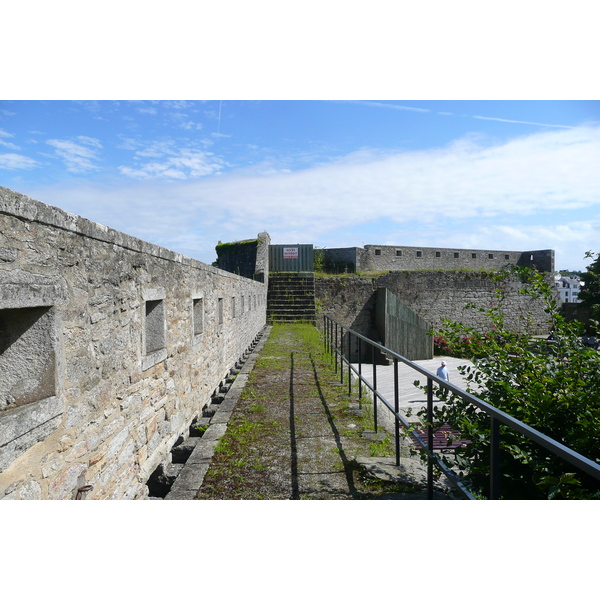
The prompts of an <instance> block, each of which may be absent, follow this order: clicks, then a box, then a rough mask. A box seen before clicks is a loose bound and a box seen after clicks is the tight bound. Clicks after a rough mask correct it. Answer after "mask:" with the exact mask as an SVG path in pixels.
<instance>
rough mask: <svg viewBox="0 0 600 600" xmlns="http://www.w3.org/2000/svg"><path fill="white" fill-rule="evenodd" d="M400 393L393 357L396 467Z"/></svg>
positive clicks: (398, 449)
mask: <svg viewBox="0 0 600 600" xmlns="http://www.w3.org/2000/svg"><path fill="white" fill-rule="evenodd" d="M399 411H400V391H399V390H398V359H397V358H395V357H394V412H395V415H394V432H395V434H396V466H397V467H399V466H400V419H398V412H399Z"/></svg>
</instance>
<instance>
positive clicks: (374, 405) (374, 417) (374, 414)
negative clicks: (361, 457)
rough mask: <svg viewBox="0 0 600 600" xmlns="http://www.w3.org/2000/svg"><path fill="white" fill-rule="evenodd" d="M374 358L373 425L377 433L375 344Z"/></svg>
mask: <svg viewBox="0 0 600 600" xmlns="http://www.w3.org/2000/svg"><path fill="white" fill-rule="evenodd" d="M371 351H372V352H371V357H372V359H373V425H374V427H375V433H377V364H376V363H375V346H371Z"/></svg>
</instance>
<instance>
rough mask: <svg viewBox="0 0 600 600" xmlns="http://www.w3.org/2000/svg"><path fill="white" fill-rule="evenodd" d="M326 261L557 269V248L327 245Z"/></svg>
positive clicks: (379, 267) (365, 266)
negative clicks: (515, 249) (497, 248)
mask: <svg viewBox="0 0 600 600" xmlns="http://www.w3.org/2000/svg"><path fill="white" fill-rule="evenodd" d="M322 252H323V255H324V261H325V264H326V265H329V266H332V265H336V266H337V269H335V270H336V271H337V272H342V271H343V270H347V271H348V272H354V271H422V270H432V271H456V270H462V269H466V270H476V271H501V270H503V269H505V268H508V267H511V266H524V267H535V268H536V269H537V270H538V271H545V272H550V273H552V272H554V250H531V251H526V252H514V251H508V250H480V249H477V250H475V249H464V248H425V247H422V248H421V247H414V246H383V245H380V246H377V245H366V246H364V248H357V247H351V248H325V249H323V251H322Z"/></svg>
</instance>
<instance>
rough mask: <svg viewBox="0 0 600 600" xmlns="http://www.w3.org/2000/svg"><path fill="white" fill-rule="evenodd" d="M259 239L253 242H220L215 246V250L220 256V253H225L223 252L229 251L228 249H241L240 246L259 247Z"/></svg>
mask: <svg viewBox="0 0 600 600" xmlns="http://www.w3.org/2000/svg"><path fill="white" fill-rule="evenodd" d="M258 241H259V240H258V239H252V240H242V241H241V242H219V243H218V244H217V245H216V246H215V250H216V251H217V255H218V254H219V251H221V252H223V251H225V252H226V251H227V250H228V249H231V248H234V247H235V248H239V247H240V246H248V247H250V246H255V247H256V246H258Z"/></svg>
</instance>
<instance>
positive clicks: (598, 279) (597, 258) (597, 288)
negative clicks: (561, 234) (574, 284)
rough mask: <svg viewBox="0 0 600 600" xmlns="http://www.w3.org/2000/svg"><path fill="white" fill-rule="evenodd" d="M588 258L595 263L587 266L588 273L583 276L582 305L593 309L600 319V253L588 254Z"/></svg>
mask: <svg viewBox="0 0 600 600" xmlns="http://www.w3.org/2000/svg"><path fill="white" fill-rule="evenodd" d="M585 257H586V258H593V259H594V261H593V262H592V263H591V264H590V265H588V266H587V270H586V272H585V273H584V274H583V275H582V276H581V281H582V283H583V289H582V290H581V291H580V292H579V299H580V300H581V303H582V304H584V305H586V306H589V307H591V308H592V314H593V316H594V317H595V318H597V319H598V318H600V252H598V253H594V252H586V253H585Z"/></svg>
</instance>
